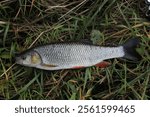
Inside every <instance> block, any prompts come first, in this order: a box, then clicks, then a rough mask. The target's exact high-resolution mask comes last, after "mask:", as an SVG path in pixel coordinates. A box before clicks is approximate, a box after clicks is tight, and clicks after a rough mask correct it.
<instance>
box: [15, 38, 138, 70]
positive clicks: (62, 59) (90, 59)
mask: <svg viewBox="0 0 150 117" xmlns="http://www.w3.org/2000/svg"><path fill="white" fill-rule="evenodd" d="M139 43H140V40H139V39H137V38H132V39H129V40H128V41H127V42H125V43H124V44H122V45H118V46H112V47H111V46H109V47H107V46H100V45H95V44H89V43H83V42H59V43H51V44H46V45H40V46H37V47H33V48H30V49H28V50H25V51H23V52H21V53H20V54H19V55H16V57H15V60H16V63H17V64H20V65H23V66H27V67H34V68H38V69H43V70H62V69H80V68H86V67H91V66H97V67H101V68H105V67H107V66H109V65H110V62H107V61H105V60H108V59H113V58H125V59H128V60H131V61H133V62H135V61H139V59H140V58H141V56H140V54H139V53H138V52H137V51H136V47H137V46H138V45H139Z"/></svg>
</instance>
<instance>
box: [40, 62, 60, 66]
mask: <svg viewBox="0 0 150 117" xmlns="http://www.w3.org/2000/svg"><path fill="white" fill-rule="evenodd" d="M41 66H43V67H57V65H53V64H44V63H43V64H42V65H41Z"/></svg>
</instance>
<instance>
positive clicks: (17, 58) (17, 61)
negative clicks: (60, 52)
mask: <svg viewBox="0 0 150 117" xmlns="http://www.w3.org/2000/svg"><path fill="white" fill-rule="evenodd" d="M15 62H16V63H17V64H20V65H22V64H23V60H21V59H20V57H15Z"/></svg>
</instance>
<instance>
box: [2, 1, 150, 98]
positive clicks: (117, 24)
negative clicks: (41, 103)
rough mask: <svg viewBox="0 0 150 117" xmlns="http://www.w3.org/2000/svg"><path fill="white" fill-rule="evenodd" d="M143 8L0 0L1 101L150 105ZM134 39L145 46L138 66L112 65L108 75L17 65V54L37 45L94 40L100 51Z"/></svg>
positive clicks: (118, 3)
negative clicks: (122, 101)
mask: <svg viewBox="0 0 150 117" xmlns="http://www.w3.org/2000/svg"><path fill="white" fill-rule="evenodd" d="M141 1H142V0H141ZM139 4H143V3H141V2H139V1H138V0H134V1H133V0H128V1H127V0H94V1H91V0H78V1H76V0H72V1H71V0H57V1H52V0H49V1H43V0H2V1H1V2H0V99H61V100H62V99H65V100H69V99H73V100H77V99H84V100H85V99H86V100H87V99H89V100H93V99H134V100H147V99H150V81H149V78H150V46H149V45H150V33H149V26H150V21H148V20H146V18H145V17H144V15H143V12H142V11H140V8H139V6H140V5H139ZM14 6H15V7H14ZM141 6H143V5H141ZM93 32H94V35H93ZM132 37H139V38H140V40H141V44H140V48H138V49H137V51H138V52H139V53H140V54H141V56H142V60H141V61H140V62H139V63H132V62H127V61H124V60H119V59H113V60H109V61H110V62H111V63H112V65H111V66H109V67H107V68H105V69H103V68H97V67H90V68H85V69H79V70H59V71H44V70H39V69H34V68H27V67H23V66H19V65H16V64H15V62H14V55H15V53H16V52H21V51H23V50H26V49H28V48H30V47H33V46H35V45H42V44H45V43H51V42H60V41H81V40H82V39H90V38H91V40H92V41H93V43H97V44H99V45H101V44H102V45H104V44H110V45H113V44H115V45H117V44H122V43H124V42H125V41H126V40H128V39H130V38H132Z"/></svg>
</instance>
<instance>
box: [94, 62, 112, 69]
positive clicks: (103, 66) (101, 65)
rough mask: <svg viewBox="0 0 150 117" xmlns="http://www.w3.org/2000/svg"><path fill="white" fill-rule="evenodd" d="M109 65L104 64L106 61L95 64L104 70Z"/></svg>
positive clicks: (107, 63)
mask: <svg viewBox="0 0 150 117" xmlns="http://www.w3.org/2000/svg"><path fill="white" fill-rule="evenodd" d="M110 64H111V63H109V62H106V61H102V62H100V63H97V64H96V65H95V66H97V67H100V68H106V67H108V66H109V65H110Z"/></svg>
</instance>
